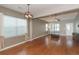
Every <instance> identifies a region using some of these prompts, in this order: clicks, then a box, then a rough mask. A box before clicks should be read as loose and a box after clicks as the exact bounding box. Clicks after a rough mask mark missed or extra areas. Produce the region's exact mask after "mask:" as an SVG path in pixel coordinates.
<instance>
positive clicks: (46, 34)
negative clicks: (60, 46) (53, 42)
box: [31, 34, 48, 41]
mask: <svg viewBox="0 0 79 59" xmlns="http://www.w3.org/2000/svg"><path fill="white" fill-rule="evenodd" d="M46 35H48V34H45V35H41V36H38V37H35V38H33V39H31V41H33V40H35V39H37V38H40V37H43V36H46Z"/></svg>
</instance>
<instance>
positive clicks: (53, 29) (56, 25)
mask: <svg viewBox="0 0 79 59" xmlns="http://www.w3.org/2000/svg"><path fill="white" fill-rule="evenodd" d="M59 28H60V26H59V24H52V31H59Z"/></svg>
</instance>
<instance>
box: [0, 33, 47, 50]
mask: <svg viewBox="0 0 79 59" xmlns="http://www.w3.org/2000/svg"><path fill="white" fill-rule="evenodd" d="M46 35H48V34H46ZM46 35H41V36H38V37H36V38H33V39H29V40H26V41H23V42H20V43H17V44H14V45H11V46H9V47H5V48H3V49H1V50H0V51H4V50H7V49H10V48H13V47H15V46H18V45H20V44H24V43H26V42H28V41H33V40H35V39H37V38H40V37H43V36H46Z"/></svg>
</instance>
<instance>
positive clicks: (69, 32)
mask: <svg viewBox="0 0 79 59" xmlns="http://www.w3.org/2000/svg"><path fill="white" fill-rule="evenodd" d="M78 54H79V4H0V55H78Z"/></svg>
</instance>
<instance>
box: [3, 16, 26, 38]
mask: <svg viewBox="0 0 79 59" xmlns="http://www.w3.org/2000/svg"><path fill="white" fill-rule="evenodd" d="M3 22H4V24H3V35H4V37H14V36H17V35H24V34H25V33H27V29H26V28H27V21H26V20H24V19H20V18H16V17H11V16H6V15H4V21H3Z"/></svg>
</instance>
